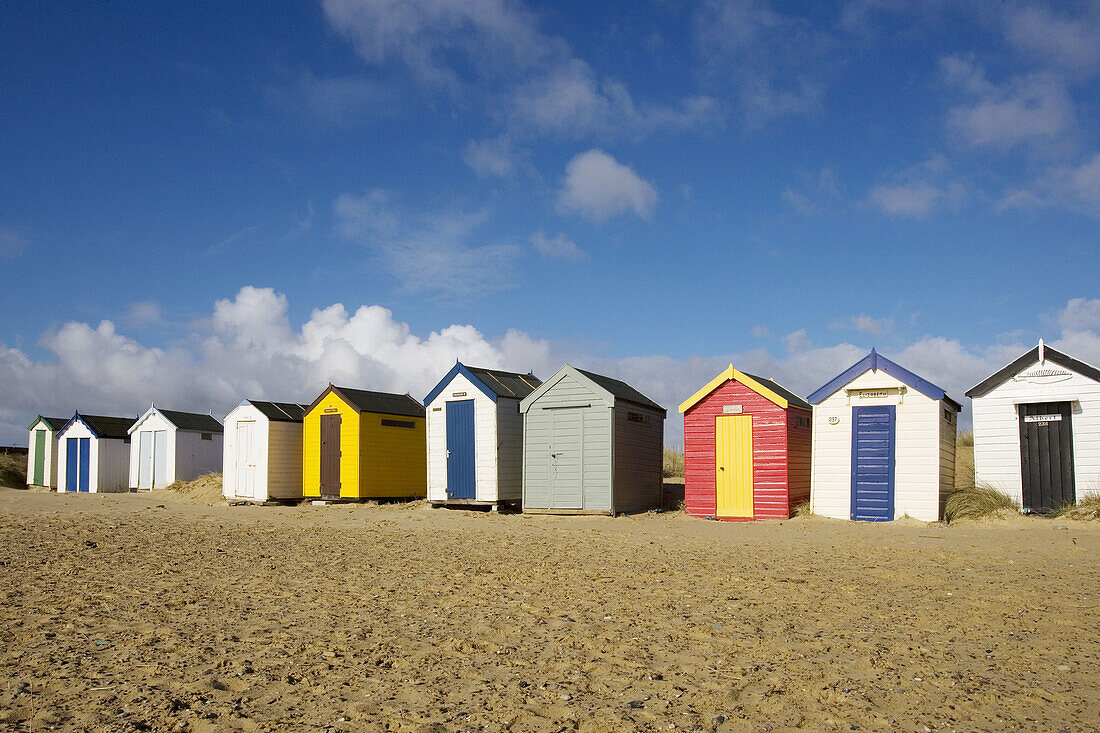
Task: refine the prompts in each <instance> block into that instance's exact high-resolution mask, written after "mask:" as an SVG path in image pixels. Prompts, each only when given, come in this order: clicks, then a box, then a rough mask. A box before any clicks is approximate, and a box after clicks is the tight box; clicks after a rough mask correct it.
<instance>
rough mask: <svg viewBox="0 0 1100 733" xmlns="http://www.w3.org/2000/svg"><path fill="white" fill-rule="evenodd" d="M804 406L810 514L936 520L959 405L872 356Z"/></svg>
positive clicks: (951, 466) (949, 480)
mask: <svg viewBox="0 0 1100 733" xmlns="http://www.w3.org/2000/svg"><path fill="white" fill-rule="evenodd" d="M809 402H810V404H812V405H813V406H814V412H813V420H812V423H813V447H812V449H811V455H812V461H811V469H810V507H811V509H812V510H813V512H814V513H815V514H821V515H823V516H826V517H835V518H837V519H860V520H866V521H878V522H882V521H889V520H892V519H898V518H901V517H904V516H909V517H912V518H914V519H920V520H923V521H926V522H934V521H936V520H937V519H939V516H940V502H941V497H943V496H946V494H947V493H949V492H950V491H952V490H953V489H954V483H955V431H956V426H957V421H958V413H959V410H960V409H961V408H960V407H959V403H957V402H955V401H954V400H953V399H951V398H950V397H949V396H948V395H947V393H946V392H944V391H943V390H942V389H940V388H939V387H937V386H936V385H934V384H932V383H931V382H928V381H926V380H924V379H921V378H920V377H918V376H917V375H916V374H914V373H913V372H911V371H909V370H908V369H905V368H904V367H901V366H899V365H897V364H895V363H894V362H892V361H890V360H889V359H887V358H885V357H883V356H881V355H879V354H878V353H876V352H875V350H874V349H872V350H871V353H870V354H868V355H867V356H865V357H864V358H862V359H860V360H859V361H858V362H856V363H855V364H853V365H852V366H851V367H850V368H848V369H847V370H845V371H844V372H843V373H841V374H839V375H837V377H836V378H834V379H833V380H831V381H830V382H829V383H828V384H826V385H825V386H824V387H822V388H821V389H819V390H817V391H816V392H814V393H813V394H812V395H810V397H809Z"/></svg>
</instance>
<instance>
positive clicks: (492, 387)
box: [424, 362, 542, 405]
mask: <svg viewBox="0 0 1100 733" xmlns="http://www.w3.org/2000/svg"><path fill="white" fill-rule="evenodd" d="M458 374H461V375H463V376H464V377H466V378H467V379H469V380H470V382H471V383H472V384H473V385H474V386H475V387H477V388H478V390H480V391H481V392H482V393H484V394H485V396H486V397H488V398H489V399H491V400H492V401H493V402H496V401H497V398H498V397H511V398H513V399H517V400H522V399H523V398H524V397H526V396H527V395H529V394H531V393H532V392H534V391H535V390H536V389H537V388H538V387H539V385H541V384H542V380H541V379H539V378H538V377H536V376H535V375H534V374H520V373H519V372H505V371H501V370H499V369H483V368H482V367H470V366H466V365H465V364H463V363H461V362H455V365H454V366H453V367H451V371H449V372H447V375H446V376H445V377H443V379H441V380H439V384H437V385H435V387H434V388H433V389H432V391H431V392H429V393H428V396H427V397H425V398H424V404H425V405H426V404H428V403H429V402H431V401H432V400H434V399H435V398H436V397H438V396H439V394H440V393H441V392H442V391H443V390H444V388H445V387H446V386H447V385H448V384H450V383H451V380H453V379H454V378H455V376H456V375H458Z"/></svg>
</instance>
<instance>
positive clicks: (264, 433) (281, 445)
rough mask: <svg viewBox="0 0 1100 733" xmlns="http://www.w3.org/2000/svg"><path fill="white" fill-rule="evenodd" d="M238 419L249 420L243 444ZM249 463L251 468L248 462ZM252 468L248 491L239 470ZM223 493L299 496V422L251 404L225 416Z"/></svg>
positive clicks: (247, 496)
mask: <svg viewBox="0 0 1100 733" xmlns="http://www.w3.org/2000/svg"><path fill="white" fill-rule="evenodd" d="M241 423H245V424H249V425H250V426H251V428H250V429H249V430H248V431H247V432H248V433H250V434H251V445H250V446H242V445H241V444H240V437H241V435H242V431H241V430H240V425H241ZM247 464H251V468H250V467H249V466H248V465H247ZM247 470H251V471H252V472H253V475H252V491H251V493H249V492H248V490H247V489H246V488H245V487H244V486H243V485H242V479H243V476H242V472H244V471H247ZM222 493H223V494H224V495H225V496H226V498H229V499H250V500H254V501H267V500H268V499H296V498H300V497H301V496H302V423H300V422H290V421H280V420H270V419H268V417H267V416H266V415H264V414H263V413H262V412H260V411H259V410H258V409H256V407H255V406H253V405H250V404H244V405H239V406H238V407H236V408H234V409H233V411H232V412H230V413H229V414H228V415H227V416H226V418H225V457H224V460H223V463H222Z"/></svg>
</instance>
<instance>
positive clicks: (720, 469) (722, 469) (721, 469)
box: [718, 466, 726, 471]
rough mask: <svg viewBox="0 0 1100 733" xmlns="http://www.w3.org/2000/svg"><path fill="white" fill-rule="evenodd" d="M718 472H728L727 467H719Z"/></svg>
mask: <svg viewBox="0 0 1100 733" xmlns="http://www.w3.org/2000/svg"><path fill="white" fill-rule="evenodd" d="M718 470H719V471H725V470H726V467H725V466H719V467H718Z"/></svg>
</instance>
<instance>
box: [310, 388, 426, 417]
mask: <svg viewBox="0 0 1100 733" xmlns="http://www.w3.org/2000/svg"><path fill="white" fill-rule="evenodd" d="M330 392H335V393H336V394H337V395H339V397H340V398H341V399H342V400H344V402H346V403H347V404H348V405H350V406H351V407H353V408H355V410H356V411H357V412H377V413H382V414H384V415H404V416H407V417H424V406H423V405H421V404H420V403H419V402H417V401H416V400H414V399H413V398H412V397H410V396H409V395H407V394H392V393H390V392H371V391H370V390H366V389H352V388H350V387H336V386H333V385H331V384H330V385H329V386H328V387H327V388H326V389H325V391H324V392H322V393H321V394H320V396H319V397H317V399H315V400H314V401H313V402H312V403H311V404H310V405H309V407H308V408H307V409H306V411H307V412H308V411H309V410H312V409H313V408H314V407H316V406H317V405H318V404H320V402H321V400H323V399H324V398H325V395H327V394H328V393H330Z"/></svg>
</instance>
